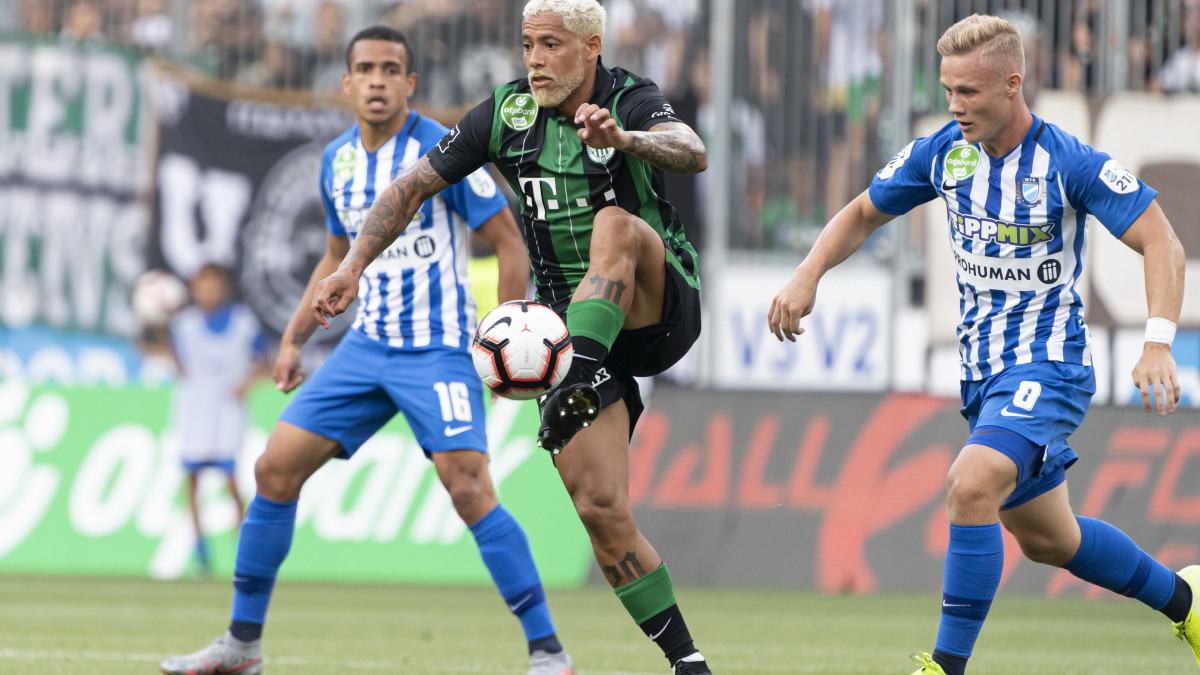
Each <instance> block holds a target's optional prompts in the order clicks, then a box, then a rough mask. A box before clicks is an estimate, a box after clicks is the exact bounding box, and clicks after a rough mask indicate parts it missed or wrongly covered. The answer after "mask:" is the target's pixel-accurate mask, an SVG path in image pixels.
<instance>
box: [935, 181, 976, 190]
mask: <svg viewBox="0 0 1200 675" xmlns="http://www.w3.org/2000/svg"><path fill="white" fill-rule="evenodd" d="M964 185H970V183H959V182H957V181H955V183H954V184H953V185H951V184H950V183H948V182H946V181H942V192H949V191H951V190H957V189H958V188H960V187H962V186H964Z"/></svg>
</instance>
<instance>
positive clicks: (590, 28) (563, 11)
mask: <svg viewBox="0 0 1200 675" xmlns="http://www.w3.org/2000/svg"><path fill="white" fill-rule="evenodd" d="M542 14H555V15H558V16H561V17H562V20H563V27H564V28H566V29H567V30H569V31H571V32H572V33H574V34H575V35H576V36H577V37H579V39H581V40H586V39H587V38H588V36H589V35H599V36H600V37H604V19H605V16H606V14H607V12H605V10H604V7H603V6H601V5H600V3H599V2H596V0H529V2H527V3H525V9H523V10H521V16H522V18H526V19H527V18H529V17H531V16H540V15H542Z"/></svg>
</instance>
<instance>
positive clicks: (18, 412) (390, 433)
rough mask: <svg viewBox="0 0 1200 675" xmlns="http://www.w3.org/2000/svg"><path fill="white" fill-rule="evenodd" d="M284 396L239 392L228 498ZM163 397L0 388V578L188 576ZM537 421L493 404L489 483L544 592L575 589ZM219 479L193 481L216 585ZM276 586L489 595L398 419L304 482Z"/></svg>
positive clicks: (587, 554)
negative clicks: (335, 583) (520, 528)
mask: <svg viewBox="0 0 1200 675" xmlns="http://www.w3.org/2000/svg"><path fill="white" fill-rule="evenodd" d="M287 400H288V399H287V397H286V396H285V395H283V394H280V393H278V392H276V391H275V390H274V389H272V388H270V387H269V386H264V387H261V388H259V389H257V390H255V391H254V392H253V394H252V395H251V400H250V402H249V405H250V410H251V424H250V428H249V430H248V433H247V436H246V444H245V446H246V451H245V453H244V454H243V457H242V461H241V463H240V467H239V477H240V478H241V479H242V488H243V489H242V491H243V492H244V493H247V496H248V495H249V494H252V493H253V459H254V457H255V456H257V454H258V453H259V452H261V451H262V448H263V447H264V446H265V442H266V439H267V435H268V434H269V432H270V429H271V428H272V426H274V423H275V419H276V417H277V416H278V414H279V412H280V411H281V410H282V408H283V406H284V404H285V403H286V402H287ZM170 406H171V390H170V389H169V388H123V389H109V388H79V389H61V388H49V387H31V386H29V385H26V384H23V383H20V382H18V381H15V380H10V381H7V382H3V383H0V455H2V459H3V467H4V469H3V471H0V573H6V572H7V573H21V574H29V573H33V574H70V575H120V576H151V577H158V578H176V577H181V576H186V575H188V574H190V573H192V571H193V565H194V562H193V560H192V552H193V547H194V535H193V533H192V526H191V524H190V518H189V515H188V510H187V504H186V501H185V498H184V496H183V490H182V484H183V474H182V472H181V470H180V468H179V462H178V459H177V453H176V451H175V449H174V447H175V439H174V431H173V429H172V428H171V425H170V423H169V419H170ZM536 430H537V408H536V406H535V405H534V404H533V403H524V404H522V403H517V402H514V401H506V400H502V401H500V402H499V403H498V404H496V405H493V406H491V407H490V409H489V413H488V432H489V433H488V436H489V443H490V446H491V447H490V455H491V473H492V479H493V482H494V483H495V484H496V487H497V491H498V493H499V495H500V498H501V500H502V502H503V503H504V504H505V506H506V507H507V508H508V509H509V510H510V511H511V512H512V513H513V514H514V515H515V516H516V517H517V519H518V520H520V522H521V523H522V525H524V527H525V530H526V532H527V534H528V536H529V540H530V545H531V547H532V549H533V554H534V557H535V558H536V560H537V562H538V567H539V569H540V571H541V574H542V578H543V580H544V582H545V583H546V584H547V585H549V586H559V587H562V586H575V585H579V584H582V583H583V582H584V581H585V579H586V577H587V574H588V571H589V569H590V568H591V566H592V565H593V564H594V562H593V559H592V554H591V547H590V545H589V543H588V538H587V534H586V532H585V531H584V529H583V526H582V525H581V524H580V523H579V520H578V518H577V517H576V515H575V512H574V509H573V508H572V506H571V502H570V498H569V497H568V495H567V493H566V490H565V489H564V488H563V486H562V483H561V482H560V481H559V478H558V475H557V473H556V472H555V470H554V467H553V464H552V463H551V461H550V457H549V456H548V455H547V454H546V453H545V452H543V451H541V450H540V449H538V448H537V446H536V444H535V441H534V438H535V436H536ZM223 483H224V481H223V480H222V478H221V476H220V474H219V473H217V474H212V475H209V474H202V478H201V504H202V508H201V510H202V513H203V521H204V526H205V530H206V532H208V533H210V546H211V548H212V549H213V551H212V554H213V557H214V560H213V564H214V573H215V574H217V575H218V576H231V575H232V566H233V557H234V548H235V541H236V515H237V514H236V509H235V508H234V507H233V505H232V504H233V502H232V500H231V499H230V498H229V495H228V494H227V493H226V492H225V491H224V487H223ZM280 578H281V579H307V580H345V581H370V582H404V583H430V584H490V583H491V581H490V578H489V577H488V574H487V570H486V569H485V568H484V566H483V563H482V562H481V560H480V558H479V553H478V551H477V550H476V548H475V544H474V540H473V539H472V537H471V534H470V531H469V530H467V529H466V527H465V526H464V525H463V523H462V521H461V520H459V518H458V516H457V515H456V514H455V511H454V509H453V506H452V505H451V502H450V499H449V497H448V496H447V495H446V493H445V490H444V489H442V487H441V484H440V483H439V482H438V480H437V476H436V474H435V473H434V471H433V467H432V463H431V462H429V461H428V460H427V459H426V458H425V456H424V454H423V453H422V452H421V450H420V448H419V447H418V446H417V445H416V441H415V440H414V438H413V436H412V434H411V432H409V430H408V428H407V426H406V425H405V424H404V423H403V421H402V420H394V421H393V422H392V423H391V424H389V425H388V426H387V427H385V428H384V429H383V430H382V431H381V432H380V433H378V434H377V435H376V436H375V437H374V438H372V439H371V440H370V441H369V442H368V443H367V444H365V445H364V446H363V447H362V448H361V449H360V450H359V452H358V453H357V454H356V455H355V457H354V458H353V459H352V460H349V461H341V460H334V461H331V462H330V463H329V464H328V465H327V466H325V467H324V468H322V469H321V470H320V471H318V472H317V473H316V474H315V475H314V476H313V478H312V479H310V481H309V482H308V484H306V485H305V488H304V491H303V493H302V495H301V498H300V506H299V513H298V517H297V527H296V536H295V539H294V542H293V545H292V551H291V554H290V555H289V556H288V559H287V561H286V562H285V563H284V565H283V568H282V570H281V571H280Z"/></svg>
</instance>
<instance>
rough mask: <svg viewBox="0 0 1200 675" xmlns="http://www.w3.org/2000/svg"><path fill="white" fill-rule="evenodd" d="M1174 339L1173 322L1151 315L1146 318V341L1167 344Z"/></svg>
mask: <svg viewBox="0 0 1200 675" xmlns="http://www.w3.org/2000/svg"><path fill="white" fill-rule="evenodd" d="M1174 341H1175V322H1173V321H1168V320H1166V319H1163V318H1160V317H1157V316H1152V317H1150V318H1149V319H1146V342H1160V343H1162V344H1164V345H1169V344H1171V343H1172V342H1174Z"/></svg>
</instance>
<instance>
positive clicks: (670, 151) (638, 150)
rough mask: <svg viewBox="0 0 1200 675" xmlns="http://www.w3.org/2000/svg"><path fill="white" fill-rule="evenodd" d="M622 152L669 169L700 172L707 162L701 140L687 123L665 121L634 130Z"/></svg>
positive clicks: (673, 171)
mask: <svg viewBox="0 0 1200 675" xmlns="http://www.w3.org/2000/svg"><path fill="white" fill-rule="evenodd" d="M625 152H627V153H629V154H631V155H633V156H634V157H637V158H638V159H641V160H643V161H646V162H648V163H650V164H651V165H653V166H655V167H658V168H659V169H662V170H663V171H670V172H671V173H700V172H701V171H702V170H704V167H705V165H706V163H707V159H706V155H707V154H708V151H707V150H706V149H705V147H704V141H701V140H700V137H699V136H697V135H696V132H695V131H692V128H691V127H689V126H688V125H686V124H682V123H679V122H668V123H665V124H659V125H656V126H655V127H654V128H653V129H651V130H650V131H643V132H633V133H632V134H631V139H630V142H629V146H628V147H626V148H625Z"/></svg>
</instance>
